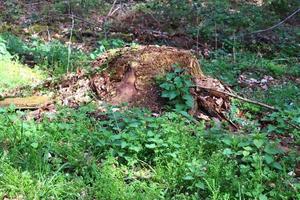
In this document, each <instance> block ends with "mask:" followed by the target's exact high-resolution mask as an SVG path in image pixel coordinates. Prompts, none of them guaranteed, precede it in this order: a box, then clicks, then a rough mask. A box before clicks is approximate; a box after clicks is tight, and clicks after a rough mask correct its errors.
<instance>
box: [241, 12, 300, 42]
mask: <svg viewBox="0 0 300 200" xmlns="http://www.w3.org/2000/svg"><path fill="white" fill-rule="evenodd" d="M298 12H300V8H298V9H297V10H295V11H294V12H293V13H291V14H290V15H289V16H287V17H286V18H285V19H283V20H281V21H280V22H278V23H277V24H275V25H273V26H271V27H269V28H266V29H262V30H257V31H254V32H251V33H246V34H240V35H239V36H237V37H244V36H246V35H254V34H258V33H263V32H266V31H270V30H273V29H275V28H277V27H278V26H280V25H282V24H283V23H285V22H286V21H287V20H289V19H291V18H292V17H293V16H294V15H296V14H297V13H298Z"/></svg>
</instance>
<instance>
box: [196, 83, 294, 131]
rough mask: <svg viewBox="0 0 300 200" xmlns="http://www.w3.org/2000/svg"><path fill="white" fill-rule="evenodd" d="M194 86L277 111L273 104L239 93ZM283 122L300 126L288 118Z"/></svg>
mask: <svg viewBox="0 0 300 200" xmlns="http://www.w3.org/2000/svg"><path fill="white" fill-rule="evenodd" d="M196 87H198V88H201V89H205V90H211V91H214V92H217V93H221V94H225V95H228V96H230V97H233V98H236V99H239V100H242V101H245V102H248V103H252V104H255V105H259V106H261V107H265V108H268V109H270V110H272V111H279V109H278V108H275V107H273V106H270V105H267V104H265V103H261V102H258V101H254V100H251V99H247V98H244V97H241V96H239V95H235V94H232V93H230V92H225V91H220V90H216V89H214V88H209V87H203V86H199V85H197V86H196ZM285 122H286V123H287V124H288V125H290V126H292V127H293V128H295V129H297V130H300V126H298V125H296V124H293V123H291V122H289V121H288V120H285Z"/></svg>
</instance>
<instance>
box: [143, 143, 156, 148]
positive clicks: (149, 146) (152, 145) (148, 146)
mask: <svg viewBox="0 0 300 200" xmlns="http://www.w3.org/2000/svg"><path fill="white" fill-rule="evenodd" d="M145 147H147V148H148V149H154V148H156V144H154V143H151V144H146V145H145Z"/></svg>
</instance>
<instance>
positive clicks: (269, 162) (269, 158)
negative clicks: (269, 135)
mask: <svg viewBox="0 0 300 200" xmlns="http://www.w3.org/2000/svg"><path fill="white" fill-rule="evenodd" d="M264 158H265V161H266V163H267V164H271V163H272V162H273V161H274V158H273V156H271V155H268V154H266V155H265V156H264Z"/></svg>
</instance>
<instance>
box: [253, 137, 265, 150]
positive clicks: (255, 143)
mask: <svg viewBox="0 0 300 200" xmlns="http://www.w3.org/2000/svg"><path fill="white" fill-rule="evenodd" d="M253 144H254V145H255V146H256V147H257V148H260V147H262V145H263V144H264V140H262V139H255V140H253Z"/></svg>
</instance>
